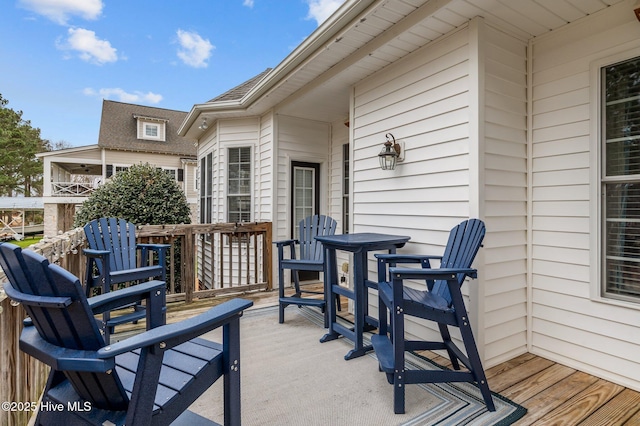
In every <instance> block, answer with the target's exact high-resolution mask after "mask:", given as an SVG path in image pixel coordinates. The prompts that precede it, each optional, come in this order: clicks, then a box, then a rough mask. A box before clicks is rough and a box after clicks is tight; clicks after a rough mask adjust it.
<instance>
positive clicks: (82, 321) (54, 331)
mask: <svg viewBox="0 0 640 426" xmlns="http://www.w3.org/2000/svg"><path fill="white" fill-rule="evenodd" d="M0 266H2V269H3V270H4V271H5V273H6V274H7V277H8V279H9V283H5V285H4V289H5V291H6V294H7V296H9V297H10V298H11V299H12V300H14V301H16V302H19V303H21V304H22V305H23V306H24V308H25V309H26V311H27V314H28V315H29V318H27V319H26V320H25V323H24V328H23V330H22V334H21V336H20V349H21V350H22V351H24V352H26V353H27V354H29V355H31V356H32V357H34V358H36V359H38V360H40V361H41V362H43V363H45V364H47V365H49V366H50V367H51V372H50V375H49V380H48V381H47V385H46V388H45V390H44V393H43V396H42V402H41V404H40V407H45V408H41V409H40V411H39V413H38V416H37V419H36V425H76V424H78V425H79V424H82V425H85V424H86V425H107V424H109V425H124V424H126V425H151V424H153V425H168V424H172V422H174V420H175V421H176V423H173V424H191V425H193V424H205V421H206V422H208V423H206V424H216V423H213V421H208V420H207V419H204V418H202V417H201V416H198V415H196V414H194V413H191V412H188V411H186V410H187V408H188V407H189V405H191V404H192V403H193V402H194V401H195V400H196V399H197V398H198V397H199V396H200V395H201V394H202V393H203V392H204V391H205V390H207V389H208V388H209V387H210V386H211V385H212V384H213V383H214V382H215V381H216V380H218V379H219V378H220V377H224V380H223V382H224V386H223V387H224V390H223V391H224V424H225V425H239V424H240V420H241V419H240V335H239V333H240V317H241V316H242V312H243V311H244V310H245V309H247V308H249V307H250V306H251V305H252V304H253V302H251V301H246V300H242V299H233V300H231V301H228V302H226V303H223V304H221V305H218V306H216V307H214V308H212V309H210V310H209V311H208V312H206V313H204V314H201V315H198V316H195V317H193V318H190V319H188V320H185V321H182V322H179V323H175V324H170V325H163V324H162V323H163V312H162V308H163V306H164V303H165V285H166V284H165V283H164V282H162V281H149V282H145V283H142V284H139V285H137V286H132V287H128V288H125V289H122V290H118V291H113V292H110V293H106V294H102V295H99V296H95V297H92V298H91V299H89V300H88V299H87V297H86V295H85V292H84V290H83V289H82V286H81V284H80V281H79V280H78V279H77V278H76V277H75V276H73V275H72V274H70V273H69V272H67V271H66V270H64V269H62V268H61V267H59V266H57V265H53V264H49V262H48V261H47V260H46V259H45V258H44V257H42V256H40V255H38V254H36V253H34V252H31V251H29V250H24V251H22V250H21V249H20V248H19V247H17V246H15V245H12V244H8V243H0ZM136 300H146V303H147V311H146V313H147V327H148V328H150V329H149V330H147V331H145V332H142V333H141V334H139V335H137V336H134V337H131V338H129V339H126V340H123V341H120V342H117V343H114V344H111V345H107V344H105V341H104V339H103V336H102V335H101V334H100V330H99V329H98V327H97V325H96V321H95V320H94V315H95V314H97V313H100V312H101V311H103V310H105V309H113V308H114V307H117V306H119V305H121V304H128V303H132V302H135V301H136ZM218 327H222V329H223V333H222V336H223V337H222V340H223V341H222V343H216V342H212V341H208V340H204V339H202V338H199V337H198V336H200V335H202V334H203V333H206V332H208V331H210V330H213V329H215V328H218ZM47 407H48V408H47ZM53 408H55V409H53ZM179 422H184V423H179Z"/></svg>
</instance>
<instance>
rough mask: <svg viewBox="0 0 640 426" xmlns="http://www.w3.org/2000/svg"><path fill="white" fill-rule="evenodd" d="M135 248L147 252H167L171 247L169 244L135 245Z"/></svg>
mask: <svg viewBox="0 0 640 426" xmlns="http://www.w3.org/2000/svg"><path fill="white" fill-rule="evenodd" d="M136 247H137V248H145V249H149V250H155V251H158V250H167V249H169V248H170V247H171V244H148V243H140V244H136Z"/></svg>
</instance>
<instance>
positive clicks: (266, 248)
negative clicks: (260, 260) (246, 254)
mask: <svg viewBox="0 0 640 426" xmlns="http://www.w3.org/2000/svg"><path fill="white" fill-rule="evenodd" d="M265 225H266V226H265V233H264V238H263V243H262V253H263V256H264V278H265V280H266V281H267V291H270V290H272V289H273V282H272V279H273V277H272V275H273V274H272V272H271V271H272V267H273V259H272V256H273V252H272V251H271V246H272V239H273V236H272V222H266V223H265Z"/></svg>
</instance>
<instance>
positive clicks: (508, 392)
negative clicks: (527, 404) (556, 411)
mask: <svg viewBox="0 0 640 426" xmlns="http://www.w3.org/2000/svg"><path fill="white" fill-rule="evenodd" d="M575 372H576V370H574V369H573V368H570V367H566V366H564V365H560V364H553V365H551V366H550V367H549V368H546V369H544V370H542V371H540V372H539V373H537V374H534V375H532V376H530V377H528V378H526V379H525V380H522V381H521V382H518V383H515V384H513V385H512V386H511V387H509V388H507V389H505V390H503V391H502V392H500V394H501V395H503V396H505V397H507V398H509V399H511V400H513V401H514V402H517V403H518V404H522V403H523V402H524V401H526V400H528V399H531V398H533V397H534V396H535V395H537V394H539V393H540V392H543V391H545V390H546V389H549V388H550V387H551V386H553V385H554V384H556V383H558V382H559V381H561V380H563V379H565V378H567V377H569V376H570V375H571V374H573V373H575Z"/></svg>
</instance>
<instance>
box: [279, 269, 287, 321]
mask: <svg viewBox="0 0 640 426" xmlns="http://www.w3.org/2000/svg"><path fill="white" fill-rule="evenodd" d="M278 295H279V296H280V298H283V297H284V269H282V268H279V270H278ZM284 308H285V305H284V304H283V303H282V302H278V323H280V324H282V323H284Z"/></svg>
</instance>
